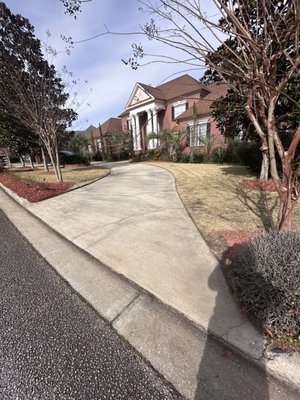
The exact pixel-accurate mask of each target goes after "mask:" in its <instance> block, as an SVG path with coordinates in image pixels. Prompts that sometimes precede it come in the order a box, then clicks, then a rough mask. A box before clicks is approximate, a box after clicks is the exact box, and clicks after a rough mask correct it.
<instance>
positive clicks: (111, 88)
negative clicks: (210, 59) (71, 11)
mask: <svg viewBox="0 0 300 400" xmlns="http://www.w3.org/2000/svg"><path fill="white" fill-rule="evenodd" d="M154 1H155V0H154ZM5 3H6V5H7V6H8V7H9V8H10V9H11V11H12V12H13V13H20V14H21V15H23V16H24V17H26V18H28V19H29V20H30V22H31V23H32V24H33V26H34V27H35V32H36V36H37V37H39V38H40V39H43V40H47V42H48V43H49V45H51V46H53V48H55V49H56V50H57V52H58V54H57V56H56V57H55V59H53V63H54V64H55V66H56V67H57V69H58V70H61V69H62V67H63V66H66V67H67V69H68V70H69V71H72V72H73V76H74V78H76V79H79V80H80V82H81V83H80V84H79V85H78V86H77V88H76V89H73V88H70V91H71V92H72V91H74V90H76V91H78V100H79V103H80V106H79V107H78V108H77V109H76V111H77V112H78V114H79V118H78V120H77V122H76V123H75V124H74V128H75V129H79V130H83V129H85V128H87V127H88V126H89V125H90V124H93V125H95V126H98V124H99V123H103V122H104V121H106V120H107V119H108V118H110V117H116V116H118V115H119V114H120V113H121V112H122V111H123V110H124V108H125V105H126V103H127V100H128V98H129V96H130V94H131V91H132V89H133V87H134V85H135V83H136V82H143V83H146V84H150V85H152V86H157V85H159V84H160V83H162V82H163V81H166V80H169V79H173V78H174V77H177V76H180V75H181V73H180V72H182V73H185V72H183V71H184V70H186V69H187V66H184V65H178V64H176V65H170V64H162V63H154V64H149V65H147V66H143V67H140V68H139V69H138V70H132V69H131V68H130V67H129V66H126V65H125V64H124V63H123V62H122V61H121V59H128V57H130V56H131V54H132V53H131V44H132V43H133V42H137V43H141V44H143V46H144V48H145V51H146V52H147V53H152V54H154V53H155V54H157V53H163V54H166V53H167V52H170V51H171V49H169V48H166V47H165V46H163V45H161V44H159V43H157V42H153V41H149V40H147V39H146V38H144V37H143V36H112V35H108V36H102V37H100V38H96V39H93V40H90V41H86V42H83V43H79V44H76V45H75V47H74V48H73V49H72V50H71V54H70V55H68V54H67V53H66V51H65V48H66V44H65V43H64V42H63V41H62V40H61V38H60V36H61V35H64V36H66V37H69V36H71V37H72V38H73V40H74V41H80V40H82V39H86V38H89V37H92V36H94V35H97V34H99V33H101V32H104V31H105V25H106V26H107V27H108V28H109V29H110V30H111V31H115V32H133V31H138V30H139V25H140V24H141V25H143V23H144V22H145V21H147V20H149V16H147V15H146V14H144V13H142V12H141V11H139V10H138V8H139V7H140V4H139V2H138V0H93V1H92V2H89V3H86V4H84V5H83V7H82V13H80V14H79V15H78V18H77V19H76V20H75V19H74V18H72V17H70V16H67V15H65V14H64V7H63V5H62V3H61V2H60V1H59V0H6V1H5ZM202 3H203V7H205V8H206V10H207V13H208V14H209V15H212V14H213V13H214V12H215V11H214V9H213V6H212V5H211V1H210V0H205V1H202ZM48 30H49V32H50V33H51V36H50V37H47V35H46V32H47V31H48ZM149 61H150V60H149ZM175 73H178V74H177V75H174V76H172V75H173V74H175ZM188 73H190V75H192V76H194V77H195V78H199V77H200V76H201V75H202V73H203V70H202V69H200V68H199V70H198V71H190V72H188ZM170 76H172V77H171V78H169V77H170ZM168 78H169V79H168ZM85 80H87V81H88V82H87V83H86V84H85V83H84V82H85ZM90 89H92V90H90ZM87 103H89V104H90V106H87Z"/></svg>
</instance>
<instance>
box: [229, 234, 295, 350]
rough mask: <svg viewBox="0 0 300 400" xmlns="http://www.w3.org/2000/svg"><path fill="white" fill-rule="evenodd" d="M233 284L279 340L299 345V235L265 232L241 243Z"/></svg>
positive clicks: (248, 307)
mask: <svg viewBox="0 0 300 400" xmlns="http://www.w3.org/2000/svg"><path fill="white" fill-rule="evenodd" d="M231 271H232V276H231V285H232V288H233V291H234V293H235V296H236V297H237V299H238V301H239V303H240V304H241V306H242V308H243V309H244V310H245V311H246V312H247V313H250V314H251V315H253V316H255V317H256V318H257V319H258V320H259V321H260V322H261V324H262V326H263V327H264V329H265V331H266V332H267V333H268V334H269V336H270V337H271V338H272V339H273V340H275V341H276V342H277V343H284V344H285V345H289V346H290V347H292V348H293V347H294V348H298V349H299V348H300V234H299V232H280V233H278V234H275V233H272V232H271V233H266V234H264V235H262V236H260V237H257V238H255V239H253V240H252V241H250V242H249V243H247V244H245V245H241V246H239V248H238V250H237V252H236V255H235V257H234V260H233V264H232V269H231Z"/></svg>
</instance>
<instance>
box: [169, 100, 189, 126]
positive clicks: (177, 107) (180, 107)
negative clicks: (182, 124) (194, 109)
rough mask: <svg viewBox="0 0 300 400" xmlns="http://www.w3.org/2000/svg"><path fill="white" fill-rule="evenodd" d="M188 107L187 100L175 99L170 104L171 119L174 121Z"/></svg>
mask: <svg viewBox="0 0 300 400" xmlns="http://www.w3.org/2000/svg"><path fill="white" fill-rule="evenodd" d="M188 108H189V103H188V102H187V100H182V101H177V103H173V106H172V120H173V121H174V120H175V119H176V118H177V117H178V116H179V115H180V114H182V113H183V112H185V111H186V110H187V109H188Z"/></svg>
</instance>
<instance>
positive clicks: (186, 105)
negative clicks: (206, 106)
mask: <svg viewBox="0 0 300 400" xmlns="http://www.w3.org/2000/svg"><path fill="white" fill-rule="evenodd" d="M188 108H189V103H188V102H186V103H185V111H186V110H187V109H188Z"/></svg>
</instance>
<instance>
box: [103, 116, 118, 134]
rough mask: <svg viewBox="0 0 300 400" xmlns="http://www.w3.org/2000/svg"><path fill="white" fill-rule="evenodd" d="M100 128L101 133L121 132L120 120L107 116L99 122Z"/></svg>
mask: <svg viewBox="0 0 300 400" xmlns="http://www.w3.org/2000/svg"><path fill="white" fill-rule="evenodd" d="M101 129H102V133H103V135H106V134H109V133H113V132H122V120H121V118H109V119H108V120H107V121H105V122H104V123H103V124H101Z"/></svg>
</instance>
